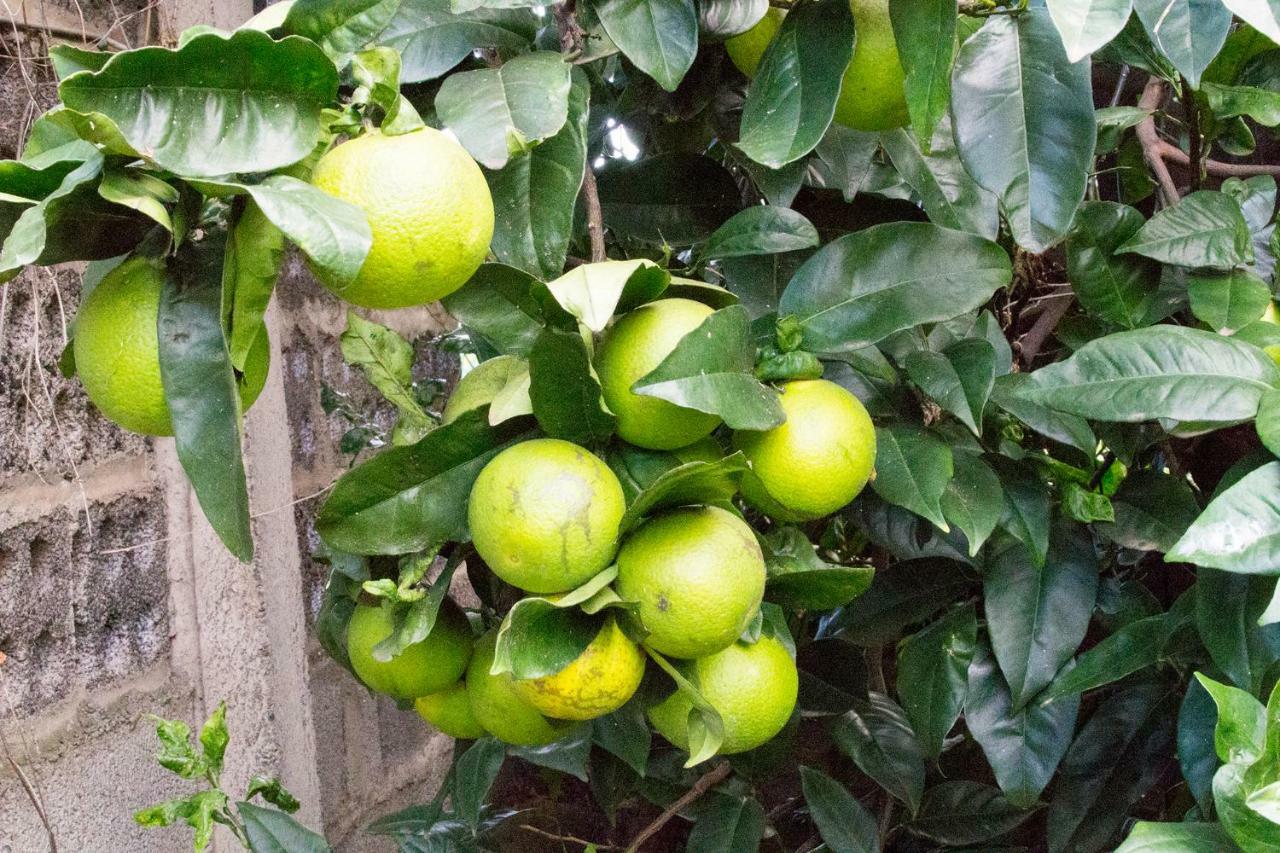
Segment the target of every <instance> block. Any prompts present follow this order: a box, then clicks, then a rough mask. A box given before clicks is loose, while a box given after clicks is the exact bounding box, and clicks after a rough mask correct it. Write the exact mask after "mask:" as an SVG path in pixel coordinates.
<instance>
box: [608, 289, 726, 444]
mask: <svg viewBox="0 0 1280 853" xmlns="http://www.w3.org/2000/svg"><path fill="white" fill-rule="evenodd" d="M711 313H712V310H711V308H710V307H708V306H706V305H703V304H702V303H701V302H694V301H693V300H692V299H659V300H658V301H657V302H650V303H649V304H648V305H643V306H641V307H640V308H637V309H636V310H634V311H631V312H629V313H627V314H625V315H624V316H623V317H622V318H621V319H619V320H618V321H617V322H616V323H614V324H613V326H611V327H610V328H609V329H608V331H606V332H605V336H604V340H603V342H602V343H601V345H600V351H599V353H598V355H597V357H596V371H597V372H598V373H599V375H600V387H601V390H602V391H603V393H604V400H605V402H606V403H607V404H608V405H609V409H610V410H611V411H612V412H613V413H614V414H615V415H617V416H618V435H619V436H621V437H622V438H623V439H624V440H626V441H629V442H631V443H632V444H634V445H636V446H637V447H646V448H649V449H650V450H674V449H675V448H677V447H684V446H685V445H687V444H692V443H693V442H695V441H697V440H698V439H700V438H702V437H703V436H706V435H708V434H710V432H711V431H712V430H713V429H715V428H716V426H717V425H718V424H719V423H720V419H719V418H717V417H716V416H715V415H709V414H706V413H705V412H699V411H695V410H694V409H685V408H682V407H680V406H677V405H675V404H673V403H669V402H667V401H666V400H661V399H659V398H657V397H648V396H645V395H643V394H636V393H634V392H633V391H632V390H631V386H632V385H633V384H635V382H636V380H638V379H640V378H641V377H643V376H644V375H646V374H647V373H649V372H651V371H652V370H653V369H654V368H655V367H657V366H658V365H659V364H661V363H662V360H663V359H665V358H666V357H667V356H668V355H670V354H671V351H672V350H673V349H675V348H676V344H678V343H679V342H680V339H681V338H683V337H684V336H685V335H687V334H688V333H689V332H692V331H693V330H694V329H696V328H697V327H698V326H700V325H701V324H702V321H703V320H705V319H707V316H708V315H710V314H711Z"/></svg>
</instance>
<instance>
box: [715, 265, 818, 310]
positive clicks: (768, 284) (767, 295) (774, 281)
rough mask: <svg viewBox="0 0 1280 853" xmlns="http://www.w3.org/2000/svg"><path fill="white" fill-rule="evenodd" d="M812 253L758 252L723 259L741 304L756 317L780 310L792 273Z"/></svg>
mask: <svg viewBox="0 0 1280 853" xmlns="http://www.w3.org/2000/svg"><path fill="white" fill-rule="evenodd" d="M810 254H812V253H811V252H788V253H787V254H785V255H757V256H754V257H738V258H726V259H725V260H723V261H721V262H720V270H721V272H723V273H724V278H725V284H726V285H727V286H728V288H729V289H730V290H731V291H733V292H734V293H735V294H737V296H738V297H739V298H740V299H741V300H742V305H743V306H744V307H745V308H746V309H747V310H748V311H749V312H751V319H752V320H757V319H759V318H760V317H764V316H767V315H769V314H776V313H777V311H778V300H779V298H780V297H781V295H782V291H783V289H784V288H785V287H786V285H787V282H788V281H790V280H791V276H792V275H793V274H794V273H795V271H796V270H797V269H799V268H800V265H801V264H802V263H803V262H804V261H805V260H806V259H807V258H808V257H809V255H810Z"/></svg>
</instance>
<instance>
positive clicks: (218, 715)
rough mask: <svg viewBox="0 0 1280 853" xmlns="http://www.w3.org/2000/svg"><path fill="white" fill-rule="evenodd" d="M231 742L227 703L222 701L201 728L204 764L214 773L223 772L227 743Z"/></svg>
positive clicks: (201, 747) (201, 748)
mask: <svg viewBox="0 0 1280 853" xmlns="http://www.w3.org/2000/svg"><path fill="white" fill-rule="evenodd" d="M230 740H231V736H230V735H229V734H227V703H226V701H222V702H219V703H218V707H216V708H214V709H213V713H212V714H210V715H209V719H207V720H205V721H204V725H203V726H201V727H200V750H201V754H202V756H203V757H204V763H205V764H206V765H207V766H208V767H209V769H210V770H212V771H213V772H214V773H218V772H221V770H222V759H223V756H225V755H226V754H227V743H228V742H230Z"/></svg>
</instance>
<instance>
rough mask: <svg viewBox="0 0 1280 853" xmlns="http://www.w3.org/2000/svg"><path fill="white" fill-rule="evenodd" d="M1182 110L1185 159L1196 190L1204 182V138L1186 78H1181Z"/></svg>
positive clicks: (1196, 108) (1194, 99) (1198, 114)
mask: <svg viewBox="0 0 1280 853" xmlns="http://www.w3.org/2000/svg"><path fill="white" fill-rule="evenodd" d="M1182 111H1183V113H1184V114H1185V115H1186V117H1187V147H1188V148H1189V149H1190V152H1189V153H1188V154H1187V159H1188V161H1189V162H1190V164H1191V189H1192V190H1198V189H1200V185H1201V184H1202V183H1203V182H1204V172H1203V169H1204V162H1203V161H1204V154H1203V152H1202V151H1201V148H1202V147H1203V144H1204V140H1202V139H1201V138H1200V108H1199V107H1197V106H1196V96H1195V93H1194V92H1193V91H1191V84H1190V83H1188V82H1187V78H1185V77H1183V78H1182Z"/></svg>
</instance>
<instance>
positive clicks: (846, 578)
mask: <svg viewBox="0 0 1280 853" xmlns="http://www.w3.org/2000/svg"><path fill="white" fill-rule="evenodd" d="M764 552H765V568H766V569H767V570H768V585H767V587H766V589H765V596H766V597H767V598H768V599H769V600H770V601H774V602H777V603H779V604H781V605H783V606H784V607H787V608H794V609H802V610H832V609H834V608H836V607H840V606H842V605H845V604H848V603H849V602H850V601H852V600H853V599H855V598H857V597H858V596H859V595H861V594H862V593H864V592H866V591H867V588H868V587H869V586H871V580H872V578H873V577H875V569H874V568H872V567H871V566H839V565H833V564H831V563H828V562H826V561H825V560H823V559H822V558H821V557H820V556H818V554H817V553H816V552H815V551H814V549H813V544H812V543H811V542H810V541H809V539H808V537H806V536H805V535H804V532H803V531H801V530H800V529H799V528H798V527H789V526H788V527H778V528H776V529H774V530H772V531H770V532H769V535H767V536H766V537H764Z"/></svg>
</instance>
